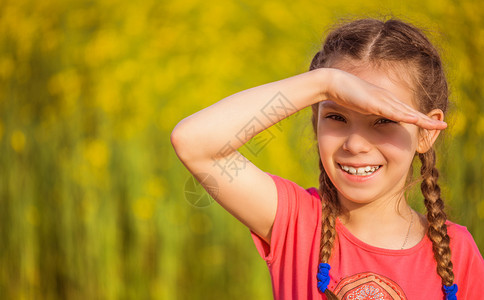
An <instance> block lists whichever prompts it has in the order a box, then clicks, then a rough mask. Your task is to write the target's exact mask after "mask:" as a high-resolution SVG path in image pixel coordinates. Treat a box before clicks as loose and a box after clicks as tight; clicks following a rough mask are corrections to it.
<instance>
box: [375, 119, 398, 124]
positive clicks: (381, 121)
mask: <svg viewBox="0 0 484 300" xmlns="http://www.w3.org/2000/svg"><path fill="white" fill-rule="evenodd" d="M392 123H394V124H396V123H397V122H395V121H392V120H390V119H385V118H381V119H378V120H377V121H376V122H375V124H377V125H379V124H392Z"/></svg>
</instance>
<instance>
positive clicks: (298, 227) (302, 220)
mask: <svg viewBox="0 0 484 300" xmlns="http://www.w3.org/2000/svg"><path fill="white" fill-rule="evenodd" d="M269 175H270V176H271V178H272V179H273V180H274V184H275V185H276V189H277V210H276V216H275V219H274V224H273V226H272V232H271V241H270V245H269V244H267V243H266V242H265V241H264V240H263V239H261V238H260V237H259V236H258V235H257V234H256V233H254V232H252V231H251V236H252V239H253V241H254V244H255V246H256V248H257V251H258V252H259V255H260V256H261V257H262V258H263V259H264V260H265V261H266V262H267V263H268V264H271V263H272V262H273V261H274V260H275V259H278V258H280V257H281V255H284V256H286V255H288V253H289V252H291V249H290V248H291V247H294V245H296V243H297V244H298V247H300V246H302V245H304V244H302V243H301V242H303V241H305V240H306V239H307V240H313V239H314V234H315V233H316V232H317V231H318V221H317V220H318V217H319V216H320V213H321V212H320V211H321V203H320V201H319V196H318V193H317V190H316V189H315V188H310V189H307V190H305V189H304V188H302V187H300V186H299V185H297V184H296V183H294V182H292V181H290V180H287V179H283V178H281V177H279V176H276V175H272V174H269ZM308 226H309V227H312V228H313V229H314V230H309V231H308V230H302V229H303V228H306V229H307V228H308ZM308 235H311V236H308ZM301 244H302V245H301ZM303 247H304V246H303Z"/></svg>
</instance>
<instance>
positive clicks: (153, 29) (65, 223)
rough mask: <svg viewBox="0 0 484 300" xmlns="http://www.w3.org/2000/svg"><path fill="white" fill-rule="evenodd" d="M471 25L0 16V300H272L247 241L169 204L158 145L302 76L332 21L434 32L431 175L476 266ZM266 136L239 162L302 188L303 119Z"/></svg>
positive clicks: (180, 178) (441, 13)
mask: <svg viewBox="0 0 484 300" xmlns="http://www.w3.org/2000/svg"><path fill="white" fill-rule="evenodd" d="M483 9H484V5H483V3H482V2H480V1H459V2H455V1H452V0H444V1H415V0H413V1H404V2H402V1H398V2H394V3H392V2H388V1H386V2H385V4H384V5H383V4H379V2H378V1H323V2H319V3H317V2H311V3H310V2H309V1H302V2H294V1H275V0H268V1H225V2H215V1H199V0H185V1H155V0H147V1H121V0H120V1H117V0H100V1H82V0H71V1H55V0H43V1H29V0H4V1H3V2H2V3H1V4H0V147H1V148H0V149H1V155H0V170H1V171H0V238H1V240H0V265H1V266H2V268H1V269H0V295H3V296H2V298H6V299H125V298H126V299H226V298H230V299H269V298H271V295H272V291H271V286H270V278H269V275H268V272H267V270H266V266H265V263H264V262H263V261H262V260H261V259H260V258H259V257H258V255H257V252H256V250H255V247H254V246H253V245H252V242H251V239H250V234H249V231H248V230H247V229H246V228H244V227H243V226H242V225H241V224H239V223H238V221H236V220H235V219H234V218H233V217H231V216H230V215H229V214H228V213H226V212H225V211H224V210H223V209H222V208H221V207H220V206H218V205H217V204H212V205H210V206H208V207H205V208H200V207H195V206H192V205H190V203H189V202H188V201H186V200H185V197H184V188H185V182H186V181H187V180H188V179H189V178H190V176H189V173H188V172H187V171H186V170H185V168H184V167H183V165H182V164H181V163H180V162H179V161H178V160H177V158H176V156H175V154H174V151H173V150H172V148H171V145H170V142H169V135H170V132H171V130H172V129H173V127H174V126H175V124H176V123H177V122H178V121H179V120H181V119H182V118H183V117H185V116H188V115H189V114H191V113H194V112H195V111H197V110H200V109H201V108H203V107H206V106H208V105H210V104H212V103H214V102H216V101H217V100H219V99H222V98H224V97H225V96H228V95H230V94H233V93H235V92H238V91H240V90H243V89H246V88H249V87H252V86H255V85H259V84H262V83H266V82H270V81H275V80H278V79H282V78H285V77H288V76H291V75H294V74H297V73H301V72H304V71H305V70H307V68H308V66H309V62H310V59H311V58H312V55H313V54H314V53H315V51H316V50H317V49H318V47H319V44H320V41H321V38H322V36H323V33H324V30H325V29H326V28H327V27H328V26H329V25H330V24H331V23H333V22H334V21H336V20H337V19H338V18H339V17H347V16H350V17H351V16H362V15H371V16H378V15H381V14H393V15H395V16H397V17H402V16H405V19H407V20H410V21H412V22H414V23H416V24H417V25H421V26H424V27H427V28H429V29H430V31H431V32H437V31H439V32H441V34H440V35H439V34H433V38H434V40H435V41H436V42H437V43H438V44H440V45H441V47H442V49H443V50H444V53H445V55H444V58H445V60H446V62H447V64H448V73H449V79H450V81H451V84H452V91H453V94H452V100H453V101H454V103H455V108H454V109H453V111H452V113H451V115H450V120H451V122H450V123H449V124H450V128H449V130H447V132H446V141H445V142H444V143H443V146H442V149H441V154H443V156H441V160H440V161H439V163H440V168H441V171H442V179H443V181H442V182H443V187H444V193H445V197H446V199H447V203H448V207H449V208H450V210H449V212H450V216H451V219H452V220H454V221H456V222H457V223H460V224H463V225H465V226H467V227H468V229H469V230H470V231H471V233H472V234H473V235H474V238H475V240H476V242H477V244H478V246H479V247H480V249H481V251H482V249H484V227H483V226H482V221H483V219H484V192H483V188H484V178H483V177H484V176H483V175H484V171H483V170H484V156H483V155H482V153H484V143H483V140H484V113H483V112H484V99H483V87H484V81H483V80H484V76H483V75H484V74H483V73H484V71H483V70H484V60H483V59H482V55H481V50H482V49H484V30H483V28H484V26H483V20H484V18H483V16H482V11H484V10H483ZM273 132H274V134H275V138H274V139H273V140H272V141H271V143H270V144H269V145H268V146H267V147H266V148H265V149H264V150H263V151H262V152H261V153H260V154H258V155H257V156H254V155H252V156H251V155H250V154H249V153H247V156H248V157H249V159H251V160H252V161H253V162H255V163H256V164H257V165H258V166H259V167H260V168H262V169H263V170H265V171H268V172H272V173H276V174H278V175H281V176H284V177H287V178H290V179H292V180H294V181H296V182H298V183H299V184H300V185H302V186H306V187H309V186H315V185H316V183H317V173H318V172H317V164H316V156H315V153H314V149H315V148H314V147H315V144H314V141H313V140H312V133H311V128H310V123H309V112H308V111H302V112H300V113H298V114H297V115H296V116H294V117H291V118H289V119H288V120H287V121H284V122H283V124H282V125H281V130H277V129H275V130H274V131H273ZM283 161H284V162H285V163H282V164H281V162H283ZM418 197H419V196H418V195H416V196H415V195H414V197H413V198H414V200H413V201H415V203H416V205H417V206H418V205H419V204H418V203H419V201H420V200H419V199H420V198H418Z"/></svg>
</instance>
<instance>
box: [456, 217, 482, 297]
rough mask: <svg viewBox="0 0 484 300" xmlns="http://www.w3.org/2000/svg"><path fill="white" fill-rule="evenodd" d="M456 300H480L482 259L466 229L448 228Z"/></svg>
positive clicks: (458, 226) (457, 226)
mask: <svg viewBox="0 0 484 300" xmlns="http://www.w3.org/2000/svg"><path fill="white" fill-rule="evenodd" d="M448 232H449V236H450V238H451V240H450V241H451V242H450V246H451V251H452V263H453V270H454V278H455V280H454V282H455V283H457V286H458V291H457V299H481V298H482V279H483V278H484V259H483V258H482V255H481V253H480V252H479V249H478V248H477V245H476V242H475V241H474V239H473V238H472V235H471V234H470V232H469V231H468V230H467V228H466V227H464V226H460V225H457V224H454V223H450V224H449V226H448Z"/></svg>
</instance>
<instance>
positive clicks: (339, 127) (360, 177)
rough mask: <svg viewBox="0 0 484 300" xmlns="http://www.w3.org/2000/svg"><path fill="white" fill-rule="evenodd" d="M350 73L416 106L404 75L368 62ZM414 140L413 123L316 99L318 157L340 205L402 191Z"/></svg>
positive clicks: (380, 198)
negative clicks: (393, 75)
mask: <svg viewBox="0 0 484 300" xmlns="http://www.w3.org/2000/svg"><path fill="white" fill-rule="evenodd" d="M345 71H346V70H345ZM350 73H352V74H354V75H356V76H358V77H360V78H361V79H363V80H366V81H368V82H370V83H372V84H374V85H377V86H379V87H382V88H384V89H387V90H389V91H390V92H392V93H393V94H394V95H395V96H397V98H398V99H400V100H401V101H402V102H404V103H406V104H408V105H410V106H412V107H414V108H416V107H415V104H414V103H413V101H412V99H413V93H412V91H411V90H410V89H409V88H408V85H407V84H405V83H404V82H403V81H395V80H393V81H392V80H391V79H390V78H389V77H388V75H387V74H386V73H384V72H382V71H379V70H375V69H371V68H367V69H363V68H361V69H359V70H358V71H351V72H350ZM418 141H419V129H418V127H417V126H415V125H411V124H406V123H395V122H393V121H391V120H388V119H385V118H383V117H381V116H378V115H365V114H361V113H358V112H355V111H352V110H350V109H348V108H344V107H342V106H340V105H337V104H336V103H335V102H332V101H324V102H321V103H320V104H319V120H318V144H319V152H320V157H321V161H322V163H323V166H324V169H325V170H326V173H327V174H328V176H329V177H330V179H331V181H332V182H333V184H334V185H335V187H336V188H337V190H338V196H339V200H340V202H341V203H342V204H343V206H346V207H347V206H348V205H352V204H353V205H354V204H366V203H371V202H374V201H378V202H386V200H390V199H398V198H400V197H401V196H403V190H404V186H405V182H406V178H407V174H408V171H409V168H410V165H411V163H412V160H413V157H414V154H415V152H416V149H417V146H418Z"/></svg>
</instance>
